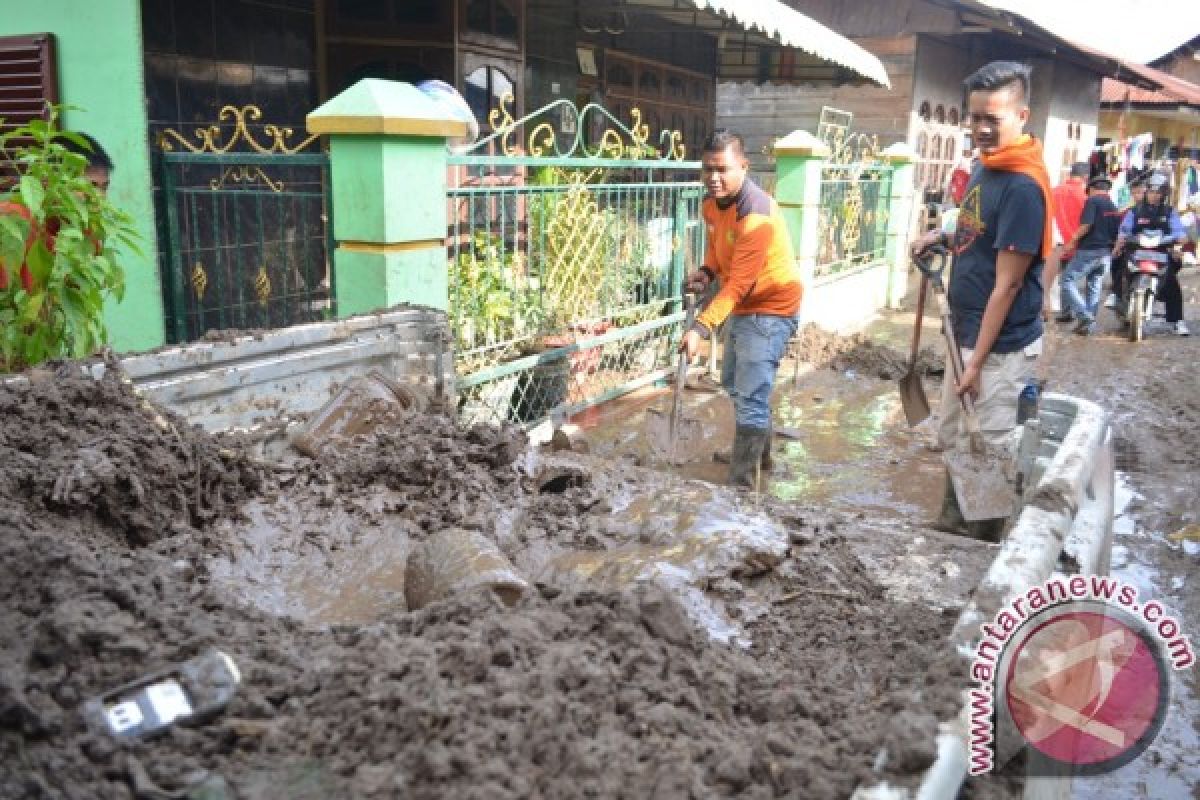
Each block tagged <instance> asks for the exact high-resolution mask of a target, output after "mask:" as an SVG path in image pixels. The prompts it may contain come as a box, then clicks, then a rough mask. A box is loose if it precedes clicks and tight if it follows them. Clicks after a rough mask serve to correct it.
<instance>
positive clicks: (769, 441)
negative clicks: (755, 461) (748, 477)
mask: <svg viewBox="0 0 1200 800" xmlns="http://www.w3.org/2000/svg"><path fill="white" fill-rule="evenodd" d="M774 444H775V422H774V421H773V420H768V421H767V438H766V440H765V441H764V442H763V451H762V460H761V461H759V464H760V465H761V466H762V471H763V472H770V471H771V470H773V469H774V468H775V459H774V458H773V457H772V455H771V449H772V447H773V446H774Z"/></svg>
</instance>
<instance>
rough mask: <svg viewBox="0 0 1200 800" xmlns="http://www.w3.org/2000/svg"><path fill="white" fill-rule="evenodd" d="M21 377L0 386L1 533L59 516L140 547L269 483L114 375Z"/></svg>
mask: <svg viewBox="0 0 1200 800" xmlns="http://www.w3.org/2000/svg"><path fill="white" fill-rule="evenodd" d="M25 378H26V379H25V380H18V381H10V382H8V383H4V384H0V420H3V424H2V425H0V527H17V526H22V527H24V526H29V525H31V524H34V523H33V522H32V521H31V515H33V516H37V515H39V514H43V513H52V514H59V515H62V516H64V517H66V518H68V519H69V520H70V524H69V525H67V526H65V527H67V528H70V527H78V526H84V527H88V528H89V529H90V530H94V531H99V532H103V533H104V534H107V535H109V536H112V537H116V538H117V539H119V540H120V541H122V542H124V543H126V544H128V545H131V546H135V547H137V546H142V545H145V544H148V543H150V542H154V541H157V540H158V539H161V538H163V537H166V536H172V535H175V534H179V533H185V532H187V531H189V530H191V529H196V528H204V527H207V526H208V525H210V524H211V523H212V522H214V521H215V520H217V519H219V518H220V517H222V516H224V515H228V514H232V513H235V512H236V508H237V506H238V505H239V504H240V503H241V502H242V501H243V500H244V499H245V498H246V497H247V496H249V495H250V494H252V493H254V492H256V491H258V490H259V489H260V488H261V486H262V484H263V480H264V470H263V469H262V467H261V466H259V465H256V464H255V463H253V461H252V460H251V459H250V458H248V457H247V456H246V455H244V454H243V453H242V452H241V451H240V450H238V449H236V448H234V447H231V446H230V444H229V442H227V441H225V440H223V439H222V438H221V437H216V436H211V435H208V434H205V433H202V432H201V431H200V430H199V429H197V428H193V427H192V426H190V425H188V424H187V422H185V421H184V420H182V419H181V418H179V417H177V416H175V415H173V414H170V413H168V412H165V411H162V410H160V409H157V408H155V407H153V406H151V405H150V404H149V403H147V402H146V401H144V400H143V399H141V398H140V397H138V396H137V395H136V394H134V392H133V391H132V389H131V388H130V387H129V385H128V384H127V383H125V382H123V381H122V376H121V374H120V373H119V372H118V371H117V370H115V369H111V368H110V369H107V370H105V371H104V376H103V377H102V378H100V379H98V380H97V379H93V378H92V377H90V376H88V375H85V374H83V373H82V371H81V370H80V369H79V366H78V365H77V364H72V365H68V366H64V367H62V368H59V369H57V370H55V369H40V370H35V371H32V372H29V373H26V375H25ZM92 522H94V523H97V524H95V525H90V524H89V523H92Z"/></svg>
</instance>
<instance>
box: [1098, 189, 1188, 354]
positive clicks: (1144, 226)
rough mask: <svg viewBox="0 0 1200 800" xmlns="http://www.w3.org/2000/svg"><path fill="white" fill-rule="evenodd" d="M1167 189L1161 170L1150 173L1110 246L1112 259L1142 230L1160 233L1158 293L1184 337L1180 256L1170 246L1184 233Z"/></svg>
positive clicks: (1169, 320)
mask: <svg viewBox="0 0 1200 800" xmlns="http://www.w3.org/2000/svg"><path fill="white" fill-rule="evenodd" d="M1170 192H1171V182H1170V179H1169V178H1168V177H1167V176H1166V175H1163V174H1161V173H1159V174H1155V175H1151V176H1150V178H1149V180H1147V181H1146V196H1145V198H1144V199H1143V200H1142V202H1141V203H1138V204H1137V205H1136V206H1134V207H1133V208H1131V209H1130V210H1129V211H1128V212H1127V213H1126V214H1125V218H1124V219H1123V220H1121V228H1120V231H1119V233H1118V236H1117V243H1116V245H1115V246H1114V247H1113V258H1116V257H1117V256H1119V255H1120V254H1121V251H1122V250H1124V249H1125V243H1126V242H1127V241H1128V240H1129V239H1136V238H1137V236H1138V235H1139V234H1140V233H1141V232H1142V231H1146V230H1156V231H1162V232H1163V238H1162V240H1161V242H1160V247H1161V248H1162V249H1163V250H1164V252H1166V254H1167V270H1166V272H1165V273H1163V275H1162V277H1161V279H1160V281H1159V289H1158V296H1159V299H1161V300H1162V301H1163V303H1164V304H1166V307H1167V324H1168V325H1169V326H1170V327H1171V329H1172V331H1173V332H1174V333H1175V334H1176V335H1178V336H1187V335H1188V334H1189V333H1190V331H1188V327H1187V323H1186V322H1184V321H1183V289H1182V288H1181V287H1180V286H1179V278H1178V275H1179V270H1180V269H1181V268H1182V267H1183V259H1182V258H1180V256H1179V255H1178V254H1177V253H1176V252H1175V250H1174V248H1173V247H1171V245H1174V244H1176V243H1178V242H1182V241H1183V239H1184V237H1185V236H1186V233H1185V231H1184V229H1183V221H1182V220H1180V218H1179V213H1178V212H1177V211H1176V210H1175V209H1173V208H1171V205H1170V203H1169V202H1168V198H1169V196H1170Z"/></svg>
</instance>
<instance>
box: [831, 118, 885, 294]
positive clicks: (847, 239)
mask: <svg viewBox="0 0 1200 800" xmlns="http://www.w3.org/2000/svg"><path fill="white" fill-rule="evenodd" d="M830 111H832V110H831V109H826V110H825V111H823V112H822V124H821V127H820V128H819V129H818V130H819V134H818V135H819V136H820V137H821V138H822V139H823V140H824V141H825V142H826V143H827V144H828V145H829V147H830V150H831V151H832V153H831V156H830V158H829V160H828V161H827V162H826V163H825V165H824V166H823V167H822V169H821V204H820V211H819V213H820V222H819V223H818V230H819V231H820V240H819V242H818V244H817V262H816V270H815V274H816V277H817V278H818V279H819V278H823V277H828V276H831V275H836V274H840V273H844V272H847V271H850V270H856V269H859V268H863V267H869V266H875V265H877V264H880V263H882V262H883V261H884V260H885V259H886V257H887V253H886V250H887V225H888V202H889V198H890V196H891V186H892V172H893V170H892V167H891V166H890V165H888V164H887V163H885V162H884V161H882V160H881V159H880V157H879V141H878V138H877V137H873V136H866V135H864V134H861V133H853V134H852V133H850V132H849V129H848V128H847V127H843V126H842V125H839V124H832V123H827V122H826V115H827V114H828V113H829V112H830ZM834 113H838V112H834ZM842 113H844V112H842ZM847 116H849V115H847ZM845 124H846V125H849V119H846V120H845Z"/></svg>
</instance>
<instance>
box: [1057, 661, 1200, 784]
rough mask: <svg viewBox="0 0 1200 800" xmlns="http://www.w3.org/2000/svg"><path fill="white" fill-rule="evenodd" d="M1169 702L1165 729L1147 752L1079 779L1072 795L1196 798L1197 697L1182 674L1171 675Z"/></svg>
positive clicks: (1199, 751)
mask: <svg viewBox="0 0 1200 800" xmlns="http://www.w3.org/2000/svg"><path fill="white" fill-rule="evenodd" d="M1169 702H1170V706H1169V707H1168V710H1167V716H1166V719H1165V720H1164V721H1163V727H1162V730H1161V731H1160V732H1159V734H1158V738H1156V739H1155V740H1154V742H1153V743H1152V744H1151V745H1150V746H1149V747H1148V748H1147V749H1146V752H1144V753H1142V754H1141V755H1140V756H1139V757H1138V758H1137V759H1136V760H1134V761H1132V762H1131V763H1129V764H1126V765H1125V766H1124V767H1121V768H1120V769H1118V770H1117V771H1115V772H1111V773H1109V774H1107V775H1098V776H1095V777H1091V778H1075V780H1074V781H1073V783H1072V796H1073V797H1075V798H1078V799H1079V800H1089V799H1090V798H1096V797H1106V798H1107V797H1114V798H1115V797H1121V798H1146V800H1166V799H1167V798H1180V800H1183V798H1189V797H1195V793H1194V790H1195V787H1196V786H1197V783H1196V780H1197V776H1200V737H1198V736H1197V733H1196V727H1195V725H1193V720H1192V710H1193V709H1195V708H1196V703H1197V698H1196V695H1195V693H1194V692H1193V690H1192V689H1191V687H1190V686H1188V684H1187V682H1186V681H1184V680H1183V679H1182V676H1181V674H1180V673H1175V674H1173V675H1172V677H1171V689H1170V701H1169Z"/></svg>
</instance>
